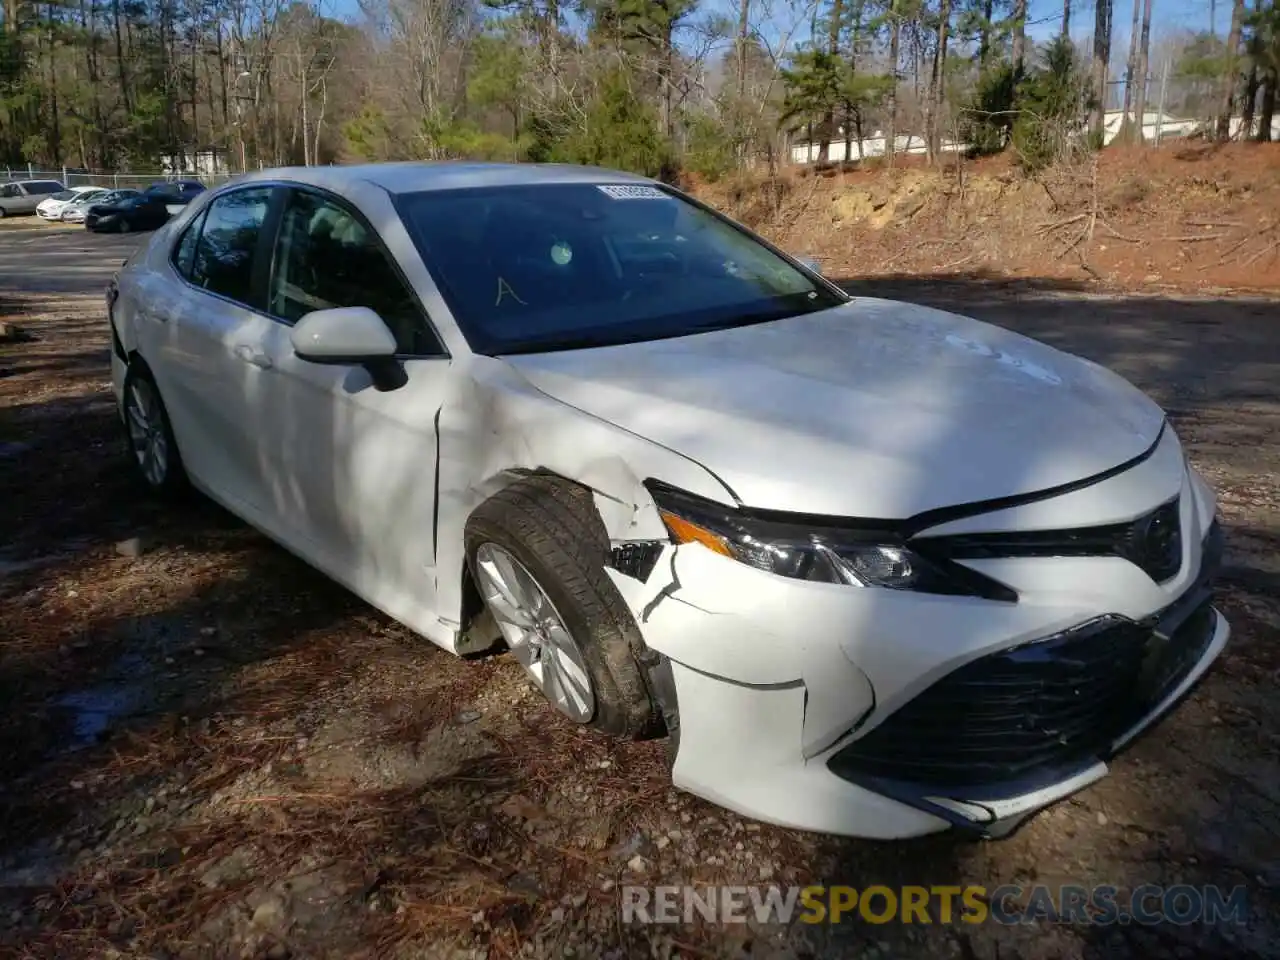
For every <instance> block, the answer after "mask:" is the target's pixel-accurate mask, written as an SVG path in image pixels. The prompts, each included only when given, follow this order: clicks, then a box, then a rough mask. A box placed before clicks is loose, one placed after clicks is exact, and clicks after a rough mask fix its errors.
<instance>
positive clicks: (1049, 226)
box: [1039, 213, 1089, 233]
mask: <svg viewBox="0 0 1280 960" xmlns="http://www.w3.org/2000/svg"><path fill="white" fill-rule="evenodd" d="M1088 216H1089V214H1088V213H1077V214H1076V215H1075V216H1074V217H1067V218H1066V219H1065V220H1054V221H1052V222H1051V223H1042V224H1040V226H1039V230H1040V232H1041V233H1052V232H1053V231H1054V230H1060V229H1062V228H1063V227H1068V226H1070V225H1071V224H1073V223H1079V222H1080V221H1081V220H1084V219H1085V218H1086V217H1088Z"/></svg>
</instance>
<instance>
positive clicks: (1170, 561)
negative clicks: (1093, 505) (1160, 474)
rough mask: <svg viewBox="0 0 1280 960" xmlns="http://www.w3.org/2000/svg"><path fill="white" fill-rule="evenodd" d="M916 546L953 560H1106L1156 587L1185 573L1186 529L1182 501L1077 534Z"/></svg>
mask: <svg viewBox="0 0 1280 960" xmlns="http://www.w3.org/2000/svg"><path fill="white" fill-rule="evenodd" d="M915 542H916V543H918V544H920V545H921V547H922V548H924V549H926V550H928V551H929V552H930V553H933V554H936V555H941V556H945V557H947V558H949V559H951V560H982V559H991V558H998V557H1104V556H1114V557H1123V558H1124V559H1126V560H1128V561H1130V562H1131V563H1133V564H1136V565H1137V566H1138V567H1140V568H1141V569H1142V570H1143V571H1145V572H1146V574H1147V575H1148V576H1149V577H1151V579H1152V580H1154V581H1156V583H1164V582H1165V581H1167V580H1172V579H1173V578H1174V577H1175V576H1177V575H1178V571H1179V570H1180V569H1181V568H1182V530H1181V522H1180V517H1179V515H1178V498H1177V497H1174V499H1172V500H1170V501H1169V502H1168V503H1164V504H1162V505H1161V506H1159V507H1157V508H1156V509H1154V510H1152V511H1151V512H1149V513H1146V514H1144V515H1143V516H1141V517H1138V519H1136V520H1130V521H1128V522H1126V523H1111V524H1105V525H1103V526H1096V527H1078V528H1075V529H1071V530H1030V531H1012V532H1009V533H969V534H960V535H957V536H949V537H921V538H919V539H918V540H917V541H915Z"/></svg>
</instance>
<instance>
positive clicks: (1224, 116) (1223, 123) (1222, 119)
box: [1214, 0, 1244, 141]
mask: <svg viewBox="0 0 1280 960" xmlns="http://www.w3.org/2000/svg"><path fill="white" fill-rule="evenodd" d="M1243 19H1244V0H1233V2H1232V4H1231V32H1230V33H1228V34H1227V63H1226V67H1225V68H1224V70H1223V75H1222V81H1221V82H1222V89H1221V91H1220V92H1219V94H1218V122H1217V124H1216V125H1215V129H1214V137H1215V139H1217V140H1220V141H1225V140H1230V139H1231V108H1232V105H1233V104H1234V102H1235V94H1236V86H1237V84H1238V83H1239V82H1240V77H1239V74H1240V66H1239V62H1240V24H1241V21H1242V20H1243Z"/></svg>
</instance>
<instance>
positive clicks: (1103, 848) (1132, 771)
mask: <svg viewBox="0 0 1280 960" xmlns="http://www.w3.org/2000/svg"><path fill="white" fill-rule="evenodd" d="M851 242H852V241H851ZM0 243H3V241H2V240H0ZM889 272H890V273H894V275H892V276H870V277H868V276H863V277H860V278H859V279H857V280H850V281H849V283H850V286H851V288H852V289H854V290H855V292H858V293H863V294H867V295H875V296H892V297H901V298H904V299H912V300H918V301H921V302H928V303H932V304H935V305H943V306H948V307H951V308H953V309H957V310H959V311H961V312H967V313H970V314H973V315H976V316H978V317H980V318H982V319H987V320H991V321H994V322H998V323H1002V324H1005V325H1007V326H1011V327H1013V328H1015V329H1019V330H1021V331H1023V332H1026V333H1029V334H1031V335H1033V336H1037V337H1040V338H1041V339H1044V340H1046V341H1048V342H1050V343H1052V344H1054V345H1056V346H1060V347H1064V348H1066V349H1070V350H1073V351H1075V352H1079V353H1082V354H1084V355H1086V356H1089V357H1090V358H1092V359H1094V360H1097V361H1099V362H1102V363H1104V364H1107V365H1109V366H1111V367H1113V368H1115V369H1116V370H1118V371H1119V372H1121V373H1122V374H1124V375H1125V376H1128V377H1129V378H1131V379H1132V380H1133V381H1134V382H1136V383H1137V384H1138V385H1139V386H1141V387H1142V388H1144V389H1146V390H1148V391H1150V392H1151V393H1152V394H1153V395H1154V396H1155V397H1156V399H1157V400H1159V401H1160V402H1161V403H1162V404H1164V405H1165V406H1166V408H1167V409H1168V410H1169V413H1170V416H1171V418H1172V420H1173V422H1174V424H1175V426H1176V428H1177V430H1178V431H1179V435H1180V436H1181V437H1182V439H1183V441H1184V444H1185V445H1186V446H1187V448H1188V450H1189V452H1190V456H1191V458H1192V460H1193V461H1194V462H1195V464H1196V465H1197V466H1198V467H1199V468H1200V469H1201V470H1202V471H1203V472H1204V474H1205V475H1206V477H1207V478H1208V479H1209V480H1210V482H1211V483H1213V484H1214V485H1215V487H1216V488H1217V490H1218V492H1219V495H1220V499H1221V511H1222V517H1223V520H1224V523H1225V525H1226V529H1227V536H1228V548H1227V557H1226V569H1225V572H1224V576H1223V581H1222V584H1221V590H1220V607H1221V609H1222V610H1223V612H1224V613H1225V614H1226V615H1227V616H1228V618H1229V619H1230V620H1231V622H1232V626H1233V630H1234V634H1233V639H1232V641H1231V643H1230V645H1229V646H1228V648H1227V650H1226V652H1225V653H1224V654H1223V656H1222V658H1221V660H1220V661H1219V663H1218V664H1217V665H1216V667H1215V668H1214V669H1213V671H1212V672H1211V674H1210V675H1209V676H1208V678H1207V679H1206V681H1205V682H1204V683H1203V684H1202V685H1201V686H1200V687H1199V688H1198V690H1197V692H1196V693H1195V694H1194V696H1192V697H1191V698H1190V699H1189V700H1188V701H1187V702H1185V703H1184V704H1183V706H1182V707H1181V708H1180V709H1179V710H1178V711H1177V712H1176V713H1175V714H1174V715H1173V716H1171V717H1170V718H1169V719H1168V720H1166V721H1165V722H1164V723H1163V724H1162V725H1161V726H1160V727H1158V728H1157V729H1156V730H1155V731H1154V732H1153V733H1151V734H1150V735H1149V736H1147V737H1146V738H1144V739H1142V740H1141V741H1139V742H1138V744H1136V745H1135V746H1134V747H1133V749H1132V750H1131V751H1130V752H1128V753H1127V754H1125V755H1123V756H1122V757H1121V758H1119V759H1118V760H1117V761H1116V762H1115V763H1114V765H1113V771H1112V775H1111V776H1110V777H1108V778H1107V779H1105V780H1104V781H1102V782H1101V783H1099V784H1097V785H1095V786H1093V787H1091V788H1089V789H1087V790H1085V791H1084V792H1082V793H1080V794H1078V795H1077V796H1075V797H1074V798H1072V799H1070V800H1069V801H1067V802H1065V803H1063V804H1060V805H1059V806H1057V807H1055V808H1052V809H1051V810H1049V811H1047V812H1045V813H1044V814H1042V815H1041V816H1039V817H1037V818H1035V819H1034V820H1032V821H1030V822H1029V823H1028V824H1027V825H1026V826H1025V827H1024V828H1023V829H1022V830H1020V831H1019V832H1017V833H1016V834H1014V835H1013V836H1012V837H1010V838H1009V839H1007V840H1003V841H998V842H974V841H970V840H965V839H963V838H959V837H955V836H950V835H944V836H940V837H934V838H928V839H926V840H921V841H913V842H909V843H898V844H881V843H869V842H862V841H854V840H841V839H833V838H829V837H823V836H818V835H812V834H803V833H798V832H794V831H787V830H781V829H776V828H772V827H768V826H761V825H758V824H755V823H752V822H750V821H748V820H745V819H744V818H741V817H738V816H736V815H734V814H731V813H728V812H726V811H723V810H721V809H719V808H716V807H714V806H712V805H710V804H707V803H704V802H702V801H700V800H696V799H694V798H691V797H688V796H685V795H683V794H680V793H677V792H676V791H674V790H673V789H672V788H671V786H670V783H669V779H668V776H667V772H666V761H665V753H664V749H663V745H662V744H660V743H642V744H620V743H614V742H610V741H608V740H605V739H602V738H599V737H596V736H594V735H591V734H588V733H584V732H581V731H578V730H577V729H575V728H573V727H572V726H571V725H570V724H569V723H568V721H565V720H562V719H560V718H559V717H558V716H557V715H556V714H554V713H553V712H552V710H551V709H550V708H548V707H546V706H544V705H543V704H542V703H541V702H540V701H539V699H538V698H537V697H536V696H535V695H534V694H533V693H532V691H531V690H530V689H529V688H528V687H527V685H526V683H525V681H524V680H523V677H522V674H521V673H520V671H519V668H518V667H517V665H516V664H515V663H514V662H513V661H511V660H510V658H509V657H497V658H493V659H488V660H479V661H473V662H464V661H461V660H457V659H454V658H452V657H450V656H449V655H447V654H445V653H443V652H442V651H439V650H437V649H435V648H434V647H432V646H431V645H430V644H428V643H426V642H425V641H423V640H421V639H419V638H416V637H414V636H413V635H411V634H410V633H409V632H408V631H406V630H405V629H403V628H401V627H399V626H398V625H396V624H395V623H393V622H391V621H389V620H388V619H387V618H385V617H384V616H382V615H381V614H379V613H376V612H374V611H373V610H371V609H370V608H368V607H366V606H364V605H363V604H362V603H361V602H359V601H358V600H356V599H354V598H353V597H351V596H350V595H348V594H346V593H345V592H343V591H342V590H341V589H339V588H337V587H335V586H334V585H333V584H332V583H330V582H328V581H326V580H325V579H324V578H323V577H321V576H320V575H319V574H317V573H314V572H312V571H311V570H310V569H309V568H307V567H306V566H305V565H304V564H302V563H301V562H300V561H298V560H296V559H294V558H293V557H291V556H290V555H288V554H287V553H285V552H284V551H283V550H281V549H279V548H277V547H275V546H274V545H272V544H271V543H269V542H268V541H266V540H265V539H264V538H262V537H261V536H259V535H258V534H256V533H254V532H253V531H251V530H249V529H247V528H246V527H245V526H244V525H243V524H241V523H240V522H239V521H237V520H235V519H234V518H232V517H230V516H228V515H227V514H225V513H224V512H222V511H221V510H219V509H218V508H216V507H214V506H212V505H210V504H209V503H207V502H202V501H200V500H198V499H195V500H192V501H191V502H189V503H187V504H184V505H181V506H179V507H173V506H162V505H157V504H155V503H152V502H150V501H149V500H147V499H146V498H144V497H140V496H139V495H138V494H137V491H136V489H135V488H134V486H133V485H132V483H131V482H130V480H129V474H128V472H127V470H126V466H127V464H126V462H125V459H124V456H123V448H122V443H121V435H120V428H119V425H118V423H117V421H116V420H115V414H114V410H113V406H112V401H111V396H110V390H109V386H108V382H107V360H108V347H107V341H106V337H105V333H106V328H105V326H104V320H103V312H102V309H101V300H100V297H99V296H97V295H96V294H95V295H94V296H91V297H90V296H78V295H74V294H64V293H58V294H34V293H22V292H9V293H5V292H2V291H0V322H16V323H18V324H20V326H21V327H22V330H23V333H24V334H25V336H24V337H23V339H22V340H21V341H20V342H16V343H10V344H5V345H0V504H3V510H0V544H2V545H3V547H2V549H0V776H2V779H0V956H15V957H49V958H70V957H95V958H96V957H122V958H123V957H129V958H133V957H139V958H142V957H146V958H161V957H169V958H176V957H183V958H186V957H192V958H195V957H213V958H220V957H227V958H239V957H255V958H256V957H273V958H279V957H294V958H300V957H344V958H346V957H390V958H415V957H421V958H459V960H461V958H471V957H474V958H488V960H497V958H506V957H530V958H543V957H546V958H550V957H566V958H574V957H578V958H598V957H609V958H614V960H621V958H624V957H627V958H629V957H654V958H664V960H665V958H670V957H677V956H679V957H690V958H693V957H744V958H745V957H751V958H761V957H764V958H801V957H827V956H833V957H834V956H838V957H868V958H870V957H876V958H888V957H956V958H966V960H967V958H982V960H997V958H999V960H1010V958H1026V960H1050V958H1057V957H1062V958H1080V957H1089V958H1104V957H1105V958H1112V957H1134V958H1147V957H1156V958H1162V957H1171V958H1190V957H1222V958H1227V957H1232V958H1236V957H1244V958H1248V957H1274V956H1280V892H1278V891H1280V699H1277V697H1276V694H1275V690H1276V685H1277V681H1280V651H1278V650H1277V646H1276V638H1277V626H1280V560H1278V559H1277V546H1280V509H1278V507H1277V504H1278V503H1280V491H1278V490H1277V487H1278V485H1280V479H1278V477H1280V473H1278V471H1277V468H1278V467H1280V447H1277V439H1278V435H1280V376H1278V374H1280V328H1278V326H1277V325H1278V324H1280V302H1278V301H1276V300H1272V299H1267V298H1265V297H1249V296H1242V295H1231V296H1227V295H1219V296H1215V297H1205V296H1190V295H1180V296H1175V295H1171V294H1168V293H1165V294H1164V295H1159V296H1139V295H1134V294H1119V293H1115V292H1110V293H1099V292H1098V291H1097V289H1096V285H1095V284H1092V283H1090V282H1088V278H1087V277H1084V278H1075V279H1072V278H1064V277H1060V276H1053V275H1047V276H1041V277H1022V278H1020V279H1017V280H1010V279H1008V278H1005V277H994V278H993V276H992V274H991V272H990V271H984V272H975V273H968V274H966V273H962V272H958V271H954V270H950V271H933V272H931V271H927V270H916V271H915V272H903V271H897V272H894V271H889ZM846 276H849V275H846ZM8 279H9V280H10V281H12V280H13V278H12V277H11V278H8ZM14 287H21V282H17V283H12V282H11V283H10V290H11V291H12V290H13V289H14ZM810 882H817V883H826V884H836V883H847V884H852V885H855V886H858V887H865V886H867V885H869V884H873V883H879V884H885V885H888V886H890V887H895V886H900V885H903V884H920V885H925V886H931V885H942V884H958V885H964V884H981V885H983V886H985V887H987V888H988V889H989V890H990V889H992V888H994V887H996V886H997V885H999V884H1002V883H1016V884H1022V885H1024V886H1027V885H1030V884H1034V883H1044V884H1049V885H1051V886H1054V887H1056V886H1057V885H1059V884H1064V883H1073V884H1083V885H1093V884H1113V885H1116V886H1118V887H1121V888H1127V889H1131V888H1133V887H1135V886H1137V885H1140V884H1144V883H1154V884H1163V885H1171V884H1175V883H1188V884H1198V885H1199V884H1215V885H1218V886H1220V887H1222V888H1224V889H1225V890H1230V889H1232V888H1234V887H1236V886H1238V885H1240V886H1243V887H1244V888H1245V889H1246V891H1247V902H1248V918H1247V921H1246V922H1245V923H1243V924H1240V925H1235V924H1225V925H1218V926H1209V925H1199V924H1190V925H1176V924H1173V923H1167V924H1161V925H1156V926H1137V925H1128V926H1110V927H1082V926H1063V925H1053V924H1045V923H1041V924H1035V925H1028V926H1022V927H1002V926H998V925H996V924H993V923H987V924H984V925H981V926H967V925H963V924H951V925H943V924H937V925H929V926H920V925H900V924H897V923H893V924H885V925H872V924H866V923H863V922H861V921H854V922H848V923H844V924H840V925H836V926H826V925H818V926H806V925H802V924H795V925H793V926H791V927H788V928H773V927H762V926H757V925H755V924H749V925H748V924H729V925H724V926H719V927H716V926H711V925H708V924H705V923H697V924H694V925H690V926H684V925H676V926H644V925H626V924H623V923H622V922H621V920H620V912H619V889H620V886H621V885H623V884H627V883H643V884H677V883H695V884H708V883H733V884H752V885H767V884H782V885H787V884H793V883H810Z"/></svg>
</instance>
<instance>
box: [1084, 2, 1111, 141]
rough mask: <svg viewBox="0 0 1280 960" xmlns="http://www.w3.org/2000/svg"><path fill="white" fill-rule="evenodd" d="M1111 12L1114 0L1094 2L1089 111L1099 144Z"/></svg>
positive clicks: (1109, 57)
mask: <svg viewBox="0 0 1280 960" xmlns="http://www.w3.org/2000/svg"><path fill="white" fill-rule="evenodd" d="M1111 14H1112V0H1097V2H1096V3H1095V4H1094V22H1093V70H1092V77H1091V79H1092V80H1093V96H1094V103H1093V109H1092V110H1091V111H1090V112H1089V134H1090V136H1091V137H1092V139H1093V140H1094V141H1095V142H1096V143H1097V145H1098V146H1101V145H1102V141H1103V137H1104V132H1105V128H1104V123H1105V120H1106V118H1105V117H1104V116H1103V114H1104V112H1105V111H1106V109H1107V81H1108V79H1109V77H1110V73H1109V71H1108V69H1107V64H1108V63H1110V62H1111Z"/></svg>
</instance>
